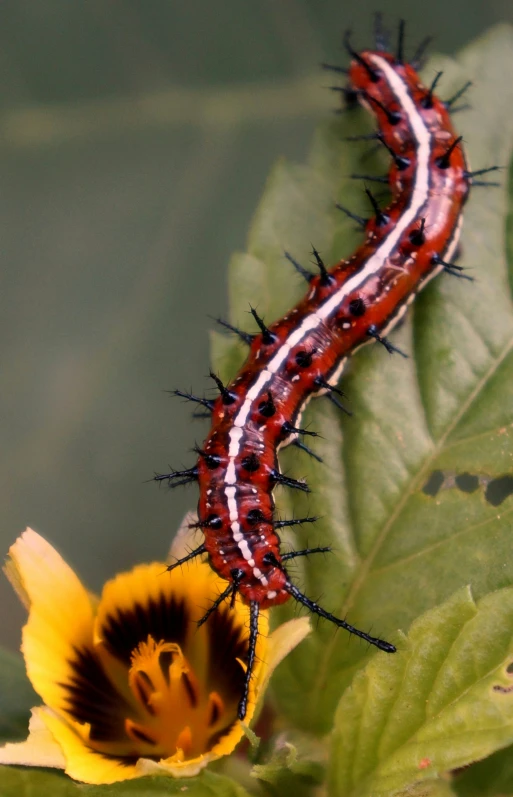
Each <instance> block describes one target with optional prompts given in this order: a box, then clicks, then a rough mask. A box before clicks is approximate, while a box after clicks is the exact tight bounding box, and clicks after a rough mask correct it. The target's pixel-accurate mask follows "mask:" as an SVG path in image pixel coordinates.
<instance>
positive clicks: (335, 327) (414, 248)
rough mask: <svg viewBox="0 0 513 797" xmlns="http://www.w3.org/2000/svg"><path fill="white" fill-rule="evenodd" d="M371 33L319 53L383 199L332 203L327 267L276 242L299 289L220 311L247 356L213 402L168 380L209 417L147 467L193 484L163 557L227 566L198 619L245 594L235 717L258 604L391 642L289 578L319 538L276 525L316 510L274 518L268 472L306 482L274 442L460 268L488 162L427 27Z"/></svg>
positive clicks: (298, 437) (292, 435)
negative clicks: (409, 37)
mask: <svg viewBox="0 0 513 797" xmlns="http://www.w3.org/2000/svg"><path fill="white" fill-rule="evenodd" d="M375 38H376V40H375V47H374V49H373V50H363V51H362V52H357V51H356V50H354V49H353V47H352V45H351V39H350V34H349V32H348V33H346V35H345V38H344V44H345V48H346V50H347V52H348V54H349V56H350V57H351V63H350V66H349V68H348V69H343V68H342V67H337V66H331V65H324V66H325V67H326V68H328V69H331V70H333V71H335V72H337V73H340V74H344V75H345V76H346V77H347V85H346V86H345V87H343V88H340V89H339V90H340V91H341V92H342V93H343V95H344V96H345V99H346V101H347V103H348V104H349V105H357V104H360V105H362V106H364V107H365V108H366V109H367V110H368V111H370V112H371V113H372V114H373V115H374V116H375V118H376V122H377V127H378V130H377V132H376V133H375V134H373V135H372V136H364V137H363V138H371V139H375V140H376V142H377V143H378V144H379V145H382V146H383V147H385V149H386V150H387V151H388V153H389V154H390V157H391V166H390V169H389V172H388V176H387V177H386V178H373V177H367V178H365V179H366V180H367V181H371V180H375V179H380V180H381V182H385V183H387V184H388V187H389V191H390V194H391V201H390V203H389V204H388V206H387V207H386V208H384V209H381V208H380V206H379V204H378V202H377V201H376V199H375V198H374V196H373V195H372V193H371V192H370V190H369V189H368V188H365V191H366V193H367V196H368V198H369V201H370V203H371V206H372V210H373V215H372V218H370V219H360V218H359V217H357V216H355V215H354V214H352V213H351V212H350V211H349V210H347V209H346V208H343V207H341V210H342V211H344V212H345V213H346V214H347V215H348V216H350V217H351V218H353V219H355V220H356V221H358V222H359V223H360V224H361V226H362V228H363V229H364V232H365V239H364V242H363V243H362V244H361V245H360V246H359V248H358V249H357V250H356V252H355V253H354V254H353V255H352V256H351V257H350V258H349V259H344V260H341V261H340V262H338V263H336V264H335V265H334V266H333V267H331V268H327V267H326V265H325V263H324V262H323V260H322V258H321V256H320V254H319V253H318V252H317V251H316V250H315V249H314V250H313V255H314V258H315V262H316V265H317V268H318V273H315V274H313V273H311V272H310V271H307V270H306V269H304V268H303V267H302V266H301V264H300V263H298V262H296V261H295V260H294V258H292V257H291V255H289V254H286V257H287V258H288V259H289V260H290V262H291V263H292V265H293V266H294V267H295V269H296V270H297V271H298V272H299V273H300V274H301V275H302V276H303V277H304V278H305V280H306V281H307V283H308V291H307V294H306V296H305V298H304V299H303V300H302V301H300V302H299V304H297V305H296V307H294V308H293V309H292V310H290V311H289V312H288V313H287V314H286V315H285V316H284V317H283V318H282V319H280V320H279V321H276V322H275V323H273V324H270V325H266V324H265V323H264V320H263V319H262V318H261V317H260V316H259V315H258V313H257V311H256V310H255V309H254V308H251V313H252V315H253V318H254V320H255V322H256V325H257V326H258V329H259V331H258V333H256V334H250V333H248V332H245V331H243V330H240V329H237V328H236V327H234V326H232V325H231V324H229V323H227V322H224V321H221V322H220V323H221V324H223V326H224V327H226V328H228V329H229V330H230V331H231V332H234V333H236V334H237V335H239V337H240V338H242V340H243V341H244V342H245V343H246V344H248V346H249V355H248V358H247V360H246V362H245V363H244V365H243V366H242V368H241V370H240V371H239V373H238V374H237V376H236V377H235V379H234V380H233V381H232V382H231V383H230V384H228V385H224V384H223V383H222V382H221V380H220V379H219V378H218V377H217V376H216V375H215V374H213V373H211V376H212V378H213V379H214V381H215V383H216V385H217V387H218V389H219V396H218V397H217V398H216V399H215V400H213V401H211V400H209V399H207V398H203V397H199V396H195V395H193V394H191V393H186V392H183V391H179V390H177V391H174V392H175V393H176V395H178V396H182V397H184V398H186V399H189V400H191V401H193V402H197V403H199V404H201V405H203V406H204V407H205V408H206V410H208V414H209V415H210V416H211V428H210V432H209V434H208V437H207V438H206V440H205V442H204V444H203V446H202V447H201V448H199V447H198V448H196V452H197V454H198V460H197V464H196V465H195V466H194V467H192V468H189V469H187V470H181V471H173V472H171V473H166V474H157V475H156V476H155V477H154V478H155V480H156V481H159V482H162V481H166V482H167V483H168V485H169V486H170V487H175V486H178V485H181V484H187V483H189V482H193V481H197V482H198V485H199V493H200V495H199V502H198V522H197V524H196V525H197V527H198V528H200V529H201V530H202V531H203V534H204V542H203V543H202V544H201V545H200V546H199V547H197V548H195V549H194V550H192V551H191V552H190V553H189V554H188V555H187V556H185V557H183V558H182V559H180V560H179V561H177V562H174V563H173V564H171V565H170V566H169V569H172V568H174V567H178V566H180V565H182V564H184V563H185V562H187V561H189V560H190V559H192V558H194V557H196V556H201V555H205V554H206V555H208V558H209V562H210V564H211V566H212V567H213V568H214V570H215V571H216V572H217V573H218V574H219V575H220V576H221V577H222V578H224V579H226V581H227V587H226V589H225V590H224V591H223V592H222V593H221V594H220V595H219V597H218V598H217V600H216V601H215V602H214V603H213V604H212V606H211V607H210V608H209V609H208V611H207V613H206V614H205V616H204V617H203V618H202V620H201V622H204V621H205V620H206V619H207V618H208V617H209V616H210V614H211V613H212V612H213V611H215V609H216V608H217V607H218V606H219V605H220V603H221V602H222V601H224V600H226V599H228V598H230V597H231V599H232V600H234V598H235V594H236V593H239V594H240V596H241V597H242V599H243V600H244V601H245V602H246V603H247V604H248V605H249V608H250V633H249V640H248V654H247V670H246V675H245V686H244V691H243V694H242V696H241V699H240V703H239V707H238V716H239V719H241V720H242V719H244V717H245V714H246V709H247V701H248V689H249V683H250V679H251V675H252V668H253V663H254V657H255V646H256V640H257V635H258V618H259V611H260V609H261V608H267V607H271V606H275V605H278V604H281V603H284V602H285V601H287V600H289V599H290V598H293V599H294V600H295V601H297V602H298V603H300V604H302V605H304V606H306V607H307V608H308V609H309V610H310V611H311V612H313V613H315V614H317V615H320V616H321V617H323V618H324V619H326V620H328V621H330V622H331V623H333V624H335V625H336V626H338V627H341V628H345V629H346V630H347V631H349V632H350V633H351V634H355V635H357V636H359V637H360V638H362V639H363V640H365V641H367V642H368V643H370V644H371V645H374V646H375V647H377V648H379V649H380V650H383V651H385V652H387V653H393V652H395V647H394V645H392V644H391V643H389V642H386V641H385V640H382V639H379V638H377V637H373V636H370V635H369V634H367V633H365V632H363V631H361V630H359V629H357V628H355V627H353V626H352V625H350V624H349V623H348V622H346V621H345V620H342V619H340V618H337V617H335V616H334V615H332V614H330V613H329V612H328V611H326V610H325V609H323V608H322V607H321V606H320V605H319V604H317V603H316V602H315V601H313V600H311V599H310V598H309V597H307V596H306V595H305V594H303V593H302V592H301V591H300V589H299V588H298V587H297V586H296V585H295V584H293V583H292V581H291V579H290V577H289V575H288V573H287V569H286V562H287V561H289V560H290V559H293V558H295V557H299V556H306V555H308V554H314V553H319V552H325V551H329V548H328V547H320V548H309V549H305V550H299V551H291V552H287V553H281V552H280V538H279V534H278V532H279V530H280V529H281V528H283V527H284V526H292V525H295V524H299V523H304V522H313V521H315V520H316V518H312V517H306V518H299V519H291V520H278V519H276V518H275V517H274V506H275V505H274V498H273V489H274V487H275V486H276V485H279V484H281V485H284V486H287V487H290V488H294V489H298V490H302V491H306V492H308V486H307V484H306V483H305V482H303V481H298V480H295V479H293V478H290V477H288V476H286V475H284V474H283V473H281V471H280V467H279V463H278V452H279V450H280V448H282V447H284V446H287V445H289V444H292V443H293V444H296V445H299V446H300V447H301V448H303V449H305V450H306V451H308V452H309V453H312V454H313V452H310V451H309V449H308V447H307V446H306V445H305V444H304V442H303V440H304V437H305V436H307V435H312V434H314V433H313V432H311V431H308V430H306V429H302V428H301V426H300V423H301V421H300V419H301V414H302V412H303V410H304V408H305V406H306V404H307V403H308V401H309V400H310V399H311V398H314V397H318V396H326V397H327V398H328V399H330V400H331V401H333V402H334V403H335V404H336V405H337V406H338V407H340V408H341V409H345V408H344V406H343V404H341V402H340V396H341V395H343V394H342V392H341V390H339V388H338V387H337V385H338V382H339V378H340V376H341V374H342V372H343V369H344V366H345V364H346V362H347V360H348V358H349V357H350V356H351V355H352V354H354V352H355V351H356V350H357V349H358V348H360V347H361V346H363V345H365V344H366V343H370V342H373V341H374V342H379V343H380V344H382V345H383V346H384V347H385V348H386V349H387V350H388V352H390V353H392V352H398V351H399V350H398V349H397V348H396V347H395V346H394V345H393V344H392V343H391V342H390V341H389V340H388V338H387V337H386V335H387V333H388V331H389V330H390V329H392V327H394V325H396V324H397V322H398V321H399V320H400V319H401V318H402V316H403V315H404V313H405V312H406V310H407V308H408V305H409V304H410V303H411V302H412V301H413V300H414V298H415V296H416V295H417V293H418V292H419V291H420V290H421V289H422V288H423V287H424V286H425V285H426V284H427V283H428V282H429V281H430V280H431V279H432V278H434V277H435V276H436V275H437V274H439V273H441V272H443V271H445V272H446V273H448V274H451V275H453V276H460V277H464V278H467V279H470V278H469V277H467V275H464V274H463V273H462V269H461V267H460V266H458V265H456V264H455V263H454V262H453V260H454V256H455V253H456V249H457V246H458V240H459V235H460V230H461V224H462V212H463V207H464V204H465V201H466V199H467V197H468V194H469V189H470V186H471V184H481V185H484V184H487V183H486V182H483V181H476V180H475V178H476V177H478V176H480V175H482V174H484V173H485V172H487V171H492V170H493V169H495V168H497V167H492V168H491V169H481V170H480V171H475V172H471V171H469V169H468V167H467V163H466V159H465V154H464V152H463V148H462V137H461V136H457V135H456V133H455V132H454V129H453V127H452V124H451V120H450V111H451V109H453V107H454V104H455V103H456V102H457V100H458V99H459V97H461V95H462V94H463V92H464V91H465V89H466V88H467V86H468V85H469V84H466V85H465V86H464V87H463V88H462V89H461V90H460V91H459V92H458V93H457V94H456V95H455V96H454V97H452V98H451V99H449V100H447V101H442V100H440V99H439V98H438V97H437V95H436V94H435V88H436V85H437V83H438V80H439V78H440V73H439V74H437V75H436V76H435V78H434V80H433V82H432V84H431V86H425V85H423V84H422V83H421V81H420V78H419V76H418V73H417V71H416V70H417V69H418V67H419V62H420V60H421V58H422V56H423V51H424V49H425V47H426V45H427V40H426V41H425V42H423V43H422V44H421V46H420V48H419V50H418V51H417V53H416V55H415V56H414V58H413V59H412V60H411V61H410V63H407V62H405V60H404V56H403V42H404V23H402V22H401V23H400V25H399V36H398V45H397V50H396V52H395V54H393V53H391V52H389V51H388V50H389V47H388V43H387V41H386V38H385V36H384V34H383V32H382V30H381V27H380V25H379V24H378V25H377V26H376V37H375ZM360 138H361V137H360ZM339 207H340V206H339ZM399 353H401V354H402V352H399ZM404 356H406V355H404ZM314 456H315V454H314Z"/></svg>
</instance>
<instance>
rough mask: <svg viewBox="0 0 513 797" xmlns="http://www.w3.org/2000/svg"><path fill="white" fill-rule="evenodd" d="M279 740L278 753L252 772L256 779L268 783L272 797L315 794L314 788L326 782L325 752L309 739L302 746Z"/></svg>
mask: <svg viewBox="0 0 513 797" xmlns="http://www.w3.org/2000/svg"><path fill="white" fill-rule="evenodd" d="M288 738H289V741H284V740H283V739H278V742H277V744H276V748H275V750H274V751H273V752H272V754H271V756H270V757H269V760H268V761H267V762H266V763H265V764H256V765H255V766H254V767H253V769H252V770H251V775H252V776H253V777H254V778H258V779H259V780H263V781H265V783H266V784H267V790H268V791H270V793H271V794H276V795H283V794H294V795H295V797H307V796H308V795H311V794H312V792H313V790H314V787H316V786H318V785H319V784H320V783H322V782H323V781H324V775H325V771H324V770H325V766H324V764H323V761H322V759H323V758H324V751H323V750H321V749H319V747H317V748H316V747H315V745H312V743H311V742H310V741H309V740H308V741H307V740H305V739H301V738H300V739H298V746H296V745H295V744H293V743H292V742H291V741H290V735H289V737H288Z"/></svg>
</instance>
